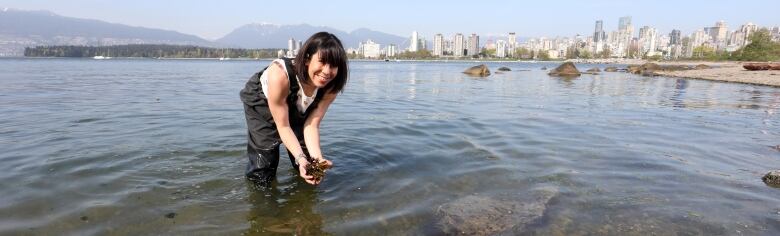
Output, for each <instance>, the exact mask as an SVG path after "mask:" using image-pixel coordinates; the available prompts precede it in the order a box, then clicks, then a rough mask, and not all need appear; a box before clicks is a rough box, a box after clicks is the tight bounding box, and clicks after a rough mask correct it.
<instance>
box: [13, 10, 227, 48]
mask: <svg viewBox="0 0 780 236" xmlns="http://www.w3.org/2000/svg"><path fill="white" fill-rule="evenodd" d="M120 44H177V45H198V46H216V44H215V43H213V42H210V41H208V40H205V39H202V38H200V37H197V36H194V35H188V34H182V33H179V32H176V31H170V30H160V29H150V28H144V27H133V26H127V25H122V24H114V23H108V22H104V21H99V20H89V19H79V18H72V17H65V16H60V15H57V14H54V13H51V12H48V11H20V10H13V9H3V10H2V11H0V56H20V55H22V53H23V52H24V47H33V46H40V45H90V46H103V45H120Z"/></svg>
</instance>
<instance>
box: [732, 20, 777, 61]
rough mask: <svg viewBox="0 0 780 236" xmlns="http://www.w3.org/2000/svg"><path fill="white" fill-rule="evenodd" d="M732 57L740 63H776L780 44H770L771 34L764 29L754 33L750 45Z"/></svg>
mask: <svg viewBox="0 0 780 236" xmlns="http://www.w3.org/2000/svg"><path fill="white" fill-rule="evenodd" d="M732 55H733V56H732V57H731V58H732V59H735V60H741V61H777V60H780V43H777V42H772V34H770V33H769V30H767V29H766V28H764V29H760V30H758V31H756V32H754V33H753V35H751V36H750V44H748V45H747V46H745V47H744V48H742V49H740V50H738V51H736V52H735V53H734V54H732Z"/></svg>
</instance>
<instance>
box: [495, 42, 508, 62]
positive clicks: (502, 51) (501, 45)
mask: <svg viewBox="0 0 780 236" xmlns="http://www.w3.org/2000/svg"><path fill="white" fill-rule="evenodd" d="M506 50H507V44H506V41H504V40H497V41H496V57H498V58H504V57H506Z"/></svg>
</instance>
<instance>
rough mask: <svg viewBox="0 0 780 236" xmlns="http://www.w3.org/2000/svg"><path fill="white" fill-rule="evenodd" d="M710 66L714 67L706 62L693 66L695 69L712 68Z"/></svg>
mask: <svg viewBox="0 0 780 236" xmlns="http://www.w3.org/2000/svg"><path fill="white" fill-rule="evenodd" d="M710 68H712V67H710V66H708V65H705V64H699V65H696V66H695V67H693V69H697V70H703V69H710Z"/></svg>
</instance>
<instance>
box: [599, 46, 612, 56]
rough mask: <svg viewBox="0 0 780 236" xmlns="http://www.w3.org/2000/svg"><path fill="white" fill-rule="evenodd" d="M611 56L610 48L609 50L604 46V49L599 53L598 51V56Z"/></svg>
mask: <svg viewBox="0 0 780 236" xmlns="http://www.w3.org/2000/svg"><path fill="white" fill-rule="evenodd" d="M611 56H612V50H609V48H606V47H605V48H604V50H601V52H600V53H598V57H599V58H610V57H611Z"/></svg>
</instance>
